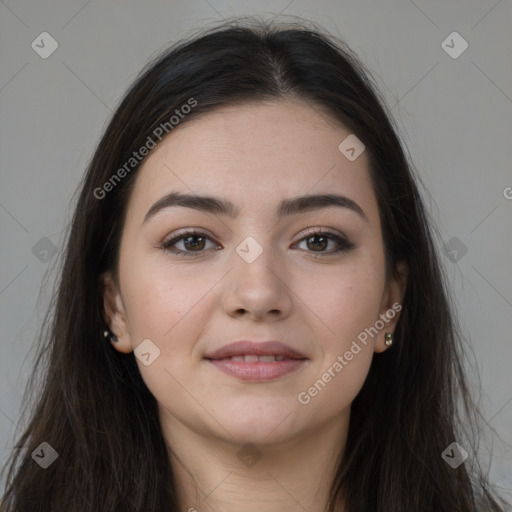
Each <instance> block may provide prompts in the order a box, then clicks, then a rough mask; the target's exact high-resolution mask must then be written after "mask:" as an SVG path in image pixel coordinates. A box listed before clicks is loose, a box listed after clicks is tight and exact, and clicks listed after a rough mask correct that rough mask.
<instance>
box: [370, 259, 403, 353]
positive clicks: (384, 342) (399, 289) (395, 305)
mask: <svg viewBox="0 0 512 512" xmlns="http://www.w3.org/2000/svg"><path fill="white" fill-rule="evenodd" d="M408 273H409V267H408V265H407V263H406V262H405V261H401V262H398V263H397V264H396V267H395V271H394V273H393V275H392V276H391V277H390V278H389V282H388V284H387V288H386V293H385V296H384V301H383V309H382V311H381V318H383V317H384V318H385V321H386V326H385V327H384V329H382V331H381V332H379V335H378V338H377V342H376V344H375V352H384V351H385V350H387V349H388V348H390V347H391V346H392V345H393V342H394V341H395V340H394V336H393V335H394V332H395V328H396V324H397V323H398V319H399V318H400V312H401V311H402V302H403V298H404V295H405V290H406V287H407V277H408Z"/></svg>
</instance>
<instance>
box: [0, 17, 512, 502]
mask: <svg viewBox="0 0 512 512" xmlns="http://www.w3.org/2000/svg"><path fill="white" fill-rule="evenodd" d="M382 105H383V102H382V101H381V100H380V99H379V96H378V94H377V92H376V89H375V87H374V85H373V82H372V81H371V80H370V75H369V73H368V72H366V71H365V70H364V68H363V66H362V65H361V64H360V63H359V62H358V60H357V59H356V58H355V57H354V56H353V55H352V53H351V52H350V50H349V49H348V48H346V47H345V46H344V45H343V44H342V43H340V42H338V41H335V40H334V39H333V38H330V37H328V36H326V35H323V34H322V33H321V32H320V31H319V30H315V29H309V28H307V27H306V26H299V25H296V26H295V25H294V26H282V25H272V24H264V23H256V22H254V23H251V22H249V23H247V22H232V23H229V24H227V25H226V26H221V27H217V28H215V29H211V30H208V31H206V32H204V33H203V34H201V35H200V36H198V37H196V38H194V39H193V40H190V41H186V42H182V43H180V44H179V45H177V46H175V47H173V48H171V49H170V50H169V51H167V52H166V53H165V54H164V55H162V56H161V57H159V58H158V59H157V60H156V61H155V62H153V63H152V64H151V65H150V66H149V67H148V68H147V69H146V70H145V71H144V72H143V74H142V75H141V76H140V77H139V78H138V79H137V81H136V82H135V84H134V85H133V86H132V87H131V89H130V90H129V91H128V93H127V94H126V96H125V98H124V99H123V101H122V102H121V105H120V106H119V107H118V109H117V111H116V112H115V114H114V116H113V118H112V120H111V122H110V124H109V126H108V127H107V129H106V131H105V134H104V135H103V138H102V140H101V142H100V144H99V146H98V148H97V150H96V152H95V154H94V157H93V159H92V161H91V163H90V166H89V169H88V171H87V173H86V175H85V178H84V181H83V183H82V185H81V193H80V197H79V200H78V204H77V206H76V211H75V215H74V218H73V220H72V223H71V227H70V233H69V239H68V242H67V249H66V256H65V261H64V264H63V269H62V276H61V281H60V286H59V289H58V292H57V297H56V304H55V313H54V316H53V318H52V320H51V325H50V329H49V331H48V336H47V341H46V343H45V344H44V346H42V348H41V352H40V354H41V356H40V359H39V362H40V364H41V365H42V364H44V368H45V373H44V381H43V384H42V386H41V391H40V395H39V399H38V402H37V404H36V407H35V408H34V410H33V413H32V418H31V421H30V423H29V425H28V427H27V429H26V431H25V432H24V434H23V436H22V437H21V439H20V440H19V442H18V444H17V447H16V451H15V452H14V454H13V457H12V461H11V466H10V471H9V475H8V483H9V487H8V490H7V492H6V494H5V497H4V502H3V505H2V506H1V511H2V512H7V511H17V512H23V511H29V510H30V511H31V512H33V511H38V510H39V511H45V512H46V511H50V510H52V511H53V510H59V511H60V510H66V511H68V512H78V511H92V510H94V511H123V512H126V511H171V510H172V511H187V510H188V511H193V510H197V511H199V512H202V511H214V510H224V511H228V510H243V511H260V510H265V511H274V510H283V508H286V509H287V510H311V511H324V510H328V511H329V512H340V511H344V512H349V511H350V512H352V511H382V512H384V511H386V512H389V511H393V512H395V511H425V512H427V511H429V512H433V511H436V512H439V511H450V512H453V511H477V510H493V511H499V510H504V508H503V507H504V506H505V504H504V503H502V502H500V501H501V500H500V499H499V498H498V497H493V494H492V490H489V489H488V487H487V485H486V483H485V478H484V477H483V476H482V475H481V474H480V473H479V471H478V465H477V463H476V461H474V460H473V457H472V456H470V457H469V458H467V452H470V451H471V450H469V448H470V447H469V446H468V444H467V443H468V442H469V441H468V440H467V439H466V438H462V437H461V436H462V434H463V430H462V429H459V427H460V425H461V423H460V421H462V420H464V421H465V423H463V424H462V425H464V426H465V427H466V428H469V427H470V426H471V425H473V423H472V421H474V417H475V409H474V408H473V405H472V402H471V401H470V398H469V395H468V392H467V388H466V383H465V378H464V375H463V372H462V362H461V357H462V356H461V347H460V342H459V337H458V334H457V330H456V325H455V322H454V319H453V317H452V313H451V312H450V305H449V300H448V298H447V292H446V290H445V285H444V283H443V279H442V275H441V272H440V267H439V261H438V257H437V255H436V252H435V249H434V243H433V240H432V235H431V228H430V227H429V224H428V222H427V215H426V213H425V210H424V206H423V203H422V200H421V198H420V195H419V193H418V189H417V186H416V184H415V181H414V179H413V177H412V173H411V170H410V168H409V164H408V163H407V160H406V158H405V156H404V152H403V150H402V148H401V145H400V143H399V140H398V138H397V135H396V133H395V130H394V128H393V126H392V124H391V122H390V119H389V118H388V115H387V114H386V112H385V110H384V108H383V106H382ZM458 398H462V402H461V403H462V404H463V406H464V410H462V411H459V410H458V409H457V408H456V400H457V399H458ZM461 418H462V419H461ZM466 441H467V442H466ZM464 447H465V448H464Z"/></svg>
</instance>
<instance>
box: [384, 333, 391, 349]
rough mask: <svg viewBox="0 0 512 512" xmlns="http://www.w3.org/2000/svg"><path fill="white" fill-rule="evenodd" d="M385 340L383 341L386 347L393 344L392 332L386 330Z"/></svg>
mask: <svg viewBox="0 0 512 512" xmlns="http://www.w3.org/2000/svg"><path fill="white" fill-rule="evenodd" d="M385 340H386V341H385V343H386V345H387V346H388V347H390V346H391V345H393V333H391V332H387V333H386V335H385Z"/></svg>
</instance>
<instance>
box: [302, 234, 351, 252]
mask: <svg viewBox="0 0 512 512" xmlns="http://www.w3.org/2000/svg"><path fill="white" fill-rule="evenodd" d="M303 241H305V242H306V247H307V249H308V252H316V253H320V254H322V253H325V254H326V255H327V254H335V253H338V252H341V251H346V250H349V249H352V248H353V247H354V244H352V243H351V242H349V241H348V240H347V239H345V238H344V237H341V236H339V235H336V234H334V233H330V232H328V231H320V230H318V231H312V232H309V233H308V235H307V236H306V237H304V238H302V239H301V240H300V241H299V243H302V242H303ZM329 243H331V245H333V244H334V249H332V250H330V251H326V249H327V247H329Z"/></svg>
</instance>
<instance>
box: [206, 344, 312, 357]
mask: <svg viewBox="0 0 512 512" xmlns="http://www.w3.org/2000/svg"><path fill="white" fill-rule="evenodd" d="M245 354H251V355H257V356H271V355H276V356H284V357H285V358H287V359H307V358H306V356H305V355H304V354H301V353H300V352H298V351H297V350H295V349H293V348H292V347H290V346H288V345H285V344H284V343H281V342H280V341H274V340H271V341H259V342H256V341H250V340H240V341H235V342H233V343H229V344H227V345H224V346H223V347H221V348H219V349H217V350H214V351H213V352H209V353H207V354H205V356H204V357H205V359H222V358H225V357H233V356H242V355H245Z"/></svg>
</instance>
